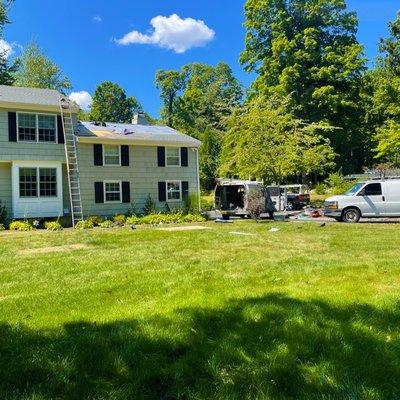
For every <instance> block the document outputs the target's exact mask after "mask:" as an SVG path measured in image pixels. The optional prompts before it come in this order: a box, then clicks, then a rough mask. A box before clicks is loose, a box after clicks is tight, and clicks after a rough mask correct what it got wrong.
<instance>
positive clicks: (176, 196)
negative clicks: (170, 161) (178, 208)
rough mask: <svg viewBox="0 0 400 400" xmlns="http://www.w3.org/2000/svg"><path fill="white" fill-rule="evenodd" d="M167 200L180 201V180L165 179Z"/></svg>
mask: <svg viewBox="0 0 400 400" xmlns="http://www.w3.org/2000/svg"><path fill="white" fill-rule="evenodd" d="M166 186H167V201H180V200H181V199H182V187H181V182H180V181H167V182H166Z"/></svg>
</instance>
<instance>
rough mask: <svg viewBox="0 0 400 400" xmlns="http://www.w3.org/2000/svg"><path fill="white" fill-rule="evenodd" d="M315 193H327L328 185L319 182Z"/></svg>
mask: <svg viewBox="0 0 400 400" xmlns="http://www.w3.org/2000/svg"><path fill="white" fill-rule="evenodd" d="M315 193H316V194H319V195H322V194H325V193H326V185H325V184H324V183H317V184H316V185H315Z"/></svg>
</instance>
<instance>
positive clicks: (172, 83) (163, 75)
mask: <svg viewBox="0 0 400 400" xmlns="http://www.w3.org/2000/svg"><path fill="white" fill-rule="evenodd" d="M155 83H156V87H157V88H158V89H159V90H160V94H161V99H162V100H163V102H164V107H163V109H162V110H161V115H162V117H163V118H164V119H165V120H166V121H167V124H168V126H170V127H173V125H174V113H175V109H176V104H177V101H178V96H179V93H180V92H181V91H182V90H183V89H184V87H185V85H186V69H183V70H182V71H162V70H159V71H157V72H156V81H155Z"/></svg>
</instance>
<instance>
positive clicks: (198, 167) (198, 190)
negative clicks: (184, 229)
mask: <svg viewBox="0 0 400 400" xmlns="http://www.w3.org/2000/svg"><path fill="white" fill-rule="evenodd" d="M196 161H197V162H196V164H197V197H198V202H199V212H201V191H200V161H199V149H198V148H197V149H196Z"/></svg>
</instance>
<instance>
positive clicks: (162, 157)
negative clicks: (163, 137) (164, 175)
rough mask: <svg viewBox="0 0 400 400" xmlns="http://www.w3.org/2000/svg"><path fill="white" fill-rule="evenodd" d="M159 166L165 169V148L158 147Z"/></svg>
mask: <svg viewBox="0 0 400 400" xmlns="http://www.w3.org/2000/svg"><path fill="white" fill-rule="evenodd" d="M157 158H158V166H159V167H165V147H157Z"/></svg>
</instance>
